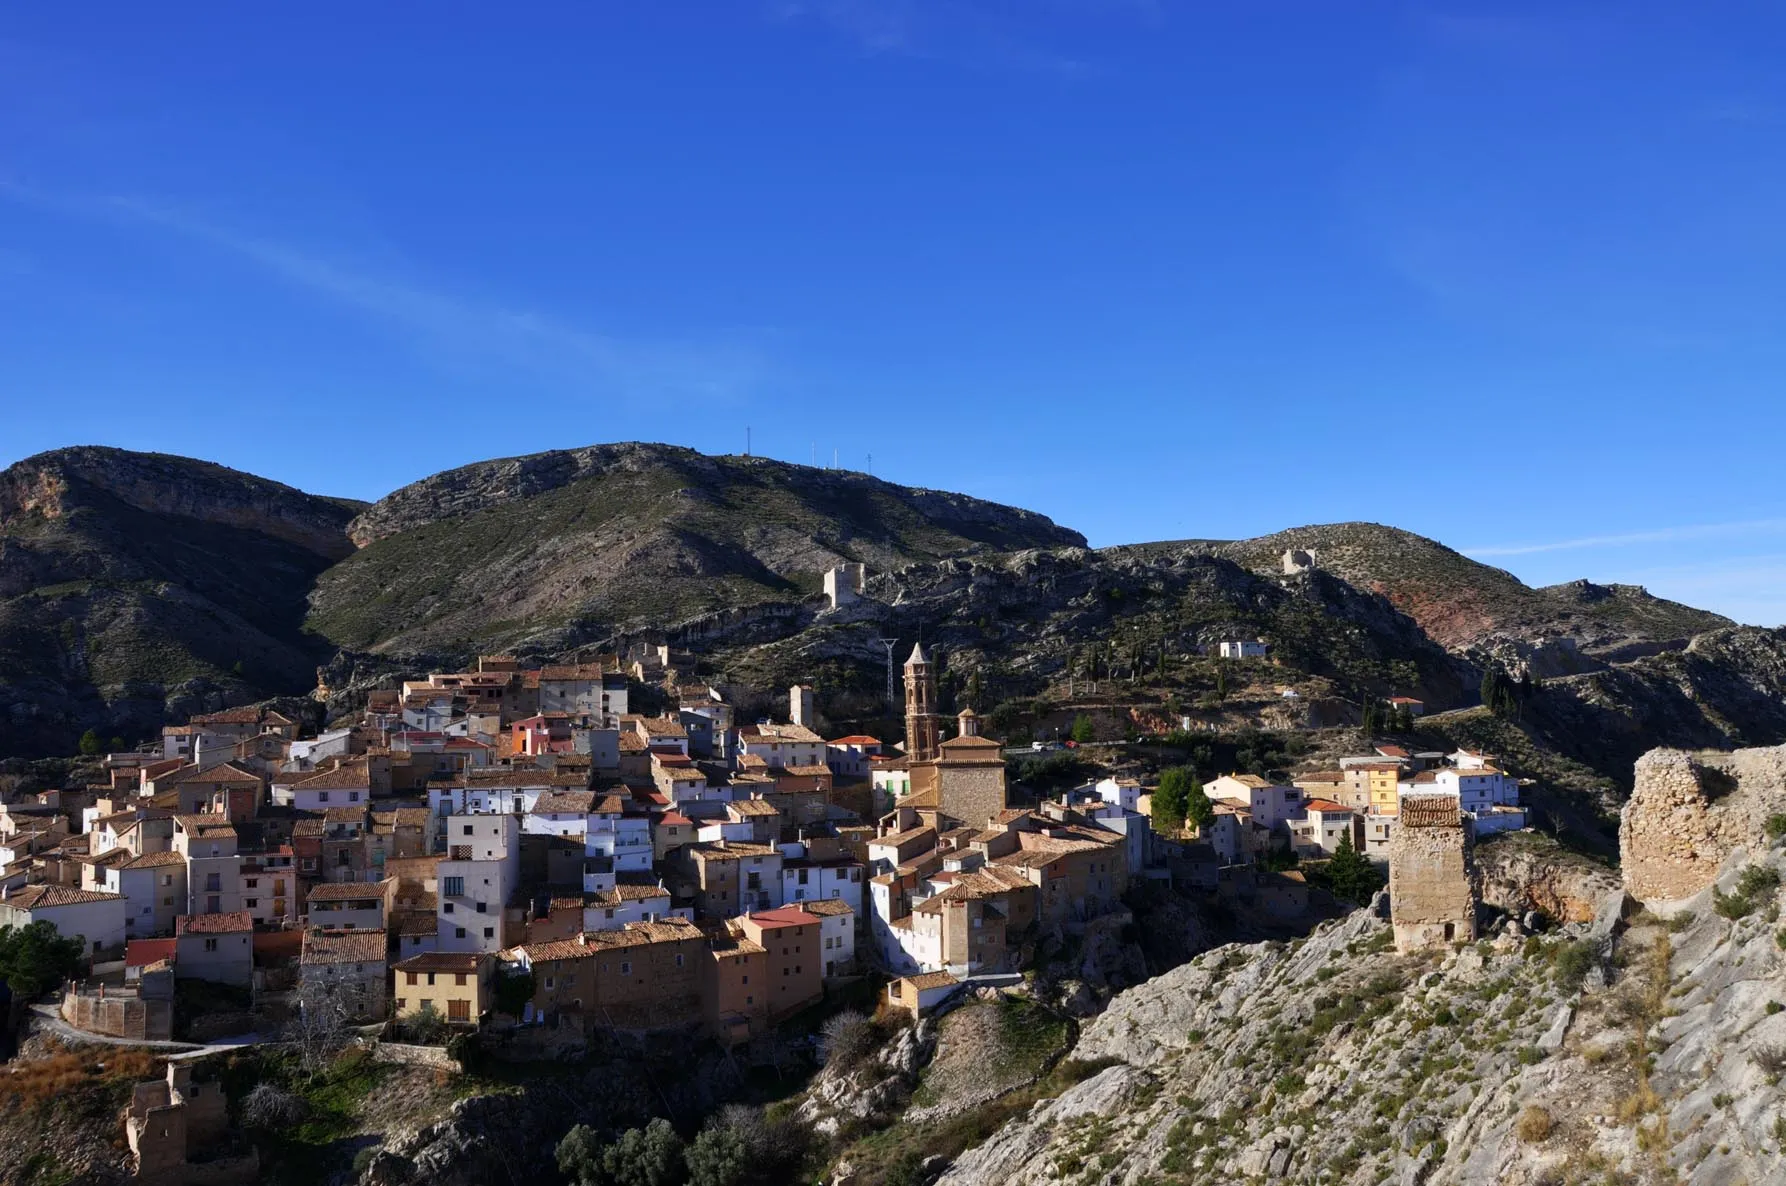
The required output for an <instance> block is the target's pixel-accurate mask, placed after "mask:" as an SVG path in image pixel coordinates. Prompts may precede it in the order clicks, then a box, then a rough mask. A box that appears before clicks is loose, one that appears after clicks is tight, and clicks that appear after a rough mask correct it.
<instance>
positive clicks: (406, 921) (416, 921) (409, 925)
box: [395, 894, 440, 938]
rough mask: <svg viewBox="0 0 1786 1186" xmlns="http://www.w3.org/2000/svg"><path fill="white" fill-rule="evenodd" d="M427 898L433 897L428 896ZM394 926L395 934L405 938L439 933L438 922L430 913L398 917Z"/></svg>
mask: <svg viewBox="0 0 1786 1186" xmlns="http://www.w3.org/2000/svg"><path fill="white" fill-rule="evenodd" d="M428 896H429V897H433V896H434V895H432V894H429V895H428ZM395 924H396V929H397V934H399V935H401V936H404V937H406V938H407V937H408V936H410V935H434V934H438V933H439V931H440V920H439V919H438V918H436V917H435V915H434V913H433V912H432V911H430V912H428V913H427V914H405V915H399V916H398V917H397V919H396V920H395Z"/></svg>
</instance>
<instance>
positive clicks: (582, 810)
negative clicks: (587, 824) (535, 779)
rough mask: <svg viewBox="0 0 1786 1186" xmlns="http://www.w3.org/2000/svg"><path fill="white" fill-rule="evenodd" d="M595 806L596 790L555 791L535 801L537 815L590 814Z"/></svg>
mask: <svg viewBox="0 0 1786 1186" xmlns="http://www.w3.org/2000/svg"><path fill="white" fill-rule="evenodd" d="M594 806H595V792H594V791H553V792H551V793H549V794H545V795H541V796H540V797H539V799H538V800H536V801H535V802H534V805H533V811H534V814H535V815H548V814H557V815H588V814H589V813H590V811H591V810H592V809H593V808H594Z"/></svg>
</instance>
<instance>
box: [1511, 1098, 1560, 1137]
mask: <svg viewBox="0 0 1786 1186" xmlns="http://www.w3.org/2000/svg"><path fill="white" fill-rule="evenodd" d="M1555 1126H1556V1122H1555V1121H1554V1120H1552V1119H1551V1116H1550V1110H1549V1109H1548V1108H1541V1107H1539V1106H1538V1105H1537V1104H1533V1105H1531V1106H1530V1107H1528V1108H1527V1109H1526V1110H1525V1111H1523V1112H1521V1113H1520V1114H1519V1126H1518V1132H1519V1139H1520V1140H1522V1141H1524V1142H1525V1143H1526V1144H1528V1145H1537V1144H1541V1143H1543V1142H1544V1141H1547V1140H1549V1139H1550V1132H1551V1129H1552V1128H1554V1127H1555Z"/></svg>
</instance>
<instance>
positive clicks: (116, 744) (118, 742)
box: [112, 737, 124, 753]
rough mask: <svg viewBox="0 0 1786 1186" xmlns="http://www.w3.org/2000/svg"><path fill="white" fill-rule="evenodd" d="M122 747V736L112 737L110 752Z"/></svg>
mask: <svg viewBox="0 0 1786 1186" xmlns="http://www.w3.org/2000/svg"><path fill="white" fill-rule="evenodd" d="M123 748H124V739H123V738H122V737H114V738H112V752H113V753H117V752H119V751H121V750H122V749H123Z"/></svg>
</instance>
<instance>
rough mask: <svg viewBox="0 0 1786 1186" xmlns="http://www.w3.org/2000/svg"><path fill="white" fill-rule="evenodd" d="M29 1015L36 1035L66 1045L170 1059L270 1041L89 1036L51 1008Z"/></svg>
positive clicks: (247, 1036)
mask: <svg viewBox="0 0 1786 1186" xmlns="http://www.w3.org/2000/svg"><path fill="white" fill-rule="evenodd" d="M31 1012H32V1014H33V1015H34V1016H35V1018H36V1020H35V1021H34V1022H33V1023H32V1025H33V1028H34V1029H36V1030H37V1031H39V1032H48V1033H52V1034H55V1035H56V1036H57V1037H58V1038H61V1039H63V1040H64V1041H68V1042H82V1043H90V1044H95V1045H100V1046H142V1047H145V1048H147V1049H150V1050H161V1051H165V1052H167V1055H168V1057H169V1058H180V1059H185V1058H204V1057H206V1056H207V1055H211V1054H220V1053H222V1052H224V1051H226V1050H240V1049H241V1048H242V1047H244V1046H258V1045H259V1044H261V1043H262V1042H266V1041H269V1039H267V1038H264V1037H262V1036H261V1035H260V1034H234V1035H231V1036H230V1037H227V1038H219V1039H218V1040H217V1041H215V1042H206V1043H197V1042H163V1041H158V1040H154V1039H148V1038H114V1037H111V1036H109V1035H106V1034H95V1033H90V1032H88V1031H87V1030H83V1029H76V1028H75V1027H74V1026H72V1025H69V1024H68V1023H67V1022H66V1021H63V1020H62V1018H61V1015H60V1014H58V1013H57V1012H56V1006H54V1005H32V1006H31Z"/></svg>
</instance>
